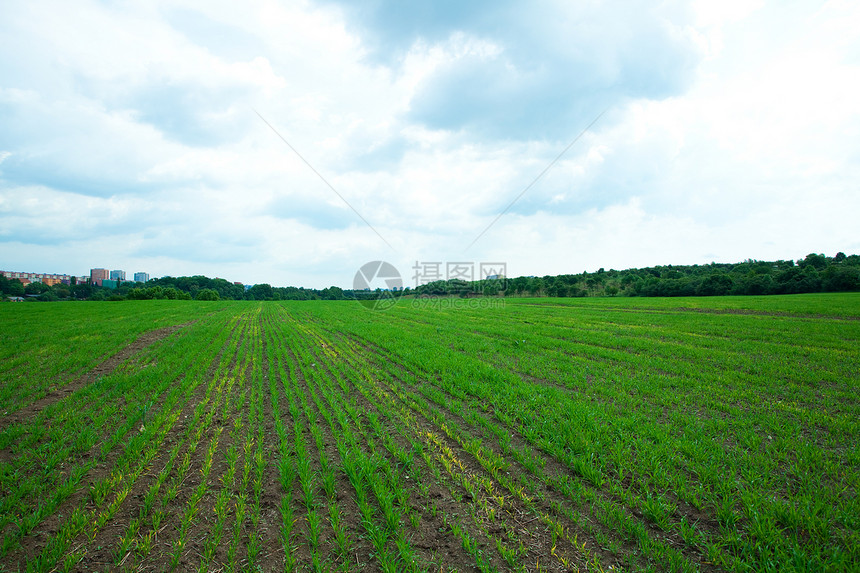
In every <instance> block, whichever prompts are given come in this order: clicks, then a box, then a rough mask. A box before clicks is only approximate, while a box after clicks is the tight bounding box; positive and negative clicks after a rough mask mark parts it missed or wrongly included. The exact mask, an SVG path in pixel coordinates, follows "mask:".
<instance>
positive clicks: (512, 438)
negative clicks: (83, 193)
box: [0, 294, 860, 571]
mask: <svg viewBox="0 0 860 573" xmlns="http://www.w3.org/2000/svg"><path fill="white" fill-rule="evenodd" d="M504 303H505V304H504V305H503V306H498V307H495V308H467V307H460V308H455V307H445V306H441V305H426V304H423V303H420V302H418V303H416V304H415V305H413V304H412V303H411V301H408V300H404V301H401V303H400V304H398V305H397V306H395V307H394V308H392V309H390V310H388V311H387V312H372V311H368V310H367V309H365V308H364V307H362V306H360V305H356V304H351V303H348V302H305V303H292V302H290V303H287V302H285V303H243V302H237V303H219V304H215V305H201V304H196V303H193V302H186V301H134V302H127V303H115V304H108V303H102V304H100V305H86V304H83V305H82V304H72V303H56V304H52V305H0V319H2V320H3V321H4V322H3V324H4V337H3V343H2V345H0V377H2V378H0V380H2V386H0V405H2V408H3V409H2V410H0V411H2V412H5V414H4V417H3V418H2V419H0V488H2V499H0V534H2V536H3V538H2V544H0V571H3V570H10V571H14V570H24V569H26V570H32V571H49V570H52V569H54V568H57V567H59V568H60V569H74V568H83V567H87V566H90V565H93V564H98V563H100V564H104V563H112V564H113V565H114V566H116V567H122V568H125V569H134V568H147V567H148V568H150V569H152V568H155V569H160V570H170V569H171V568H172V569H174V570H190V569H197V570H213V569H224V570H228V571H238V570H243V569H247V568H258V569H263V570H268V569H286V570H308V569H310V570H333V571H359V570H379V571H404V570H408V571H427V570H433V571H436V570H440V569H441V570H443V571H444V570H461V569H465V568H477V569H479V570H481V571H536V570H542V571H544V570H545V571H569V570H582V571H586V570H587V571H601V570H610V569H613V570H619V569H623V570H629V571H649V570H661V571H663V570H665V571H713V570H727V571H821V570H827V571H853V570H856V569H857V568H858V567H860V549H858V548H860V520H858V517H857V516H858V515H860V501H858V497H857V490H858V485H860V451H858V445H857V444H858V439H857V438H858V437H860V421H858V420H860V404H858V398H857V389H858V381H860V375H858V372H860V352H858V348H860V344H858V342H860V320H858V318H860V304H858V303H860V296H858V295H856V294H834V295H796V296H784V297H760V298H755V297H743V298H734V297H720V298H708V299H703V298H697V299H614V298H604V299H593V298H592V299H506V300H504ZM93 321H97V322H98V324H99V325H100V327H99V328H98V329H93V328H92V327H91V325H92V323H93ZM7 325H8V328H6V326H7ZM171 325H184V326H183V327H182V328H180V329H179V330H177V331H176V332H175V333H173V334H170V335H169V336H164V337H162V338H160V339H156V338H153V339H152V340H149V339H147V340H149V342H148V343H147V344H140V345H138V346H136V347H134V348H135V350H134V351H133V352H128V353H126V355H127V358H125V359H124V360H122V361H114V362H113V363H111V364H112V366H111V367H110V368H107V369H104V368H102V369H101V370H99V372H100V373H99V375H98V376H94V375H92V374H91V373H92V372H93V369H94V368H95V367H96V366H97V365H98V364H100V363H102V362H103V361H104V360H105V359H107V358H109V357H110V356H112V355H115V354H116V353H118V352H120V351H121V350H122V349H123V348H125V347H127V346H128V345H130V344H132V343H133V342H134V341H135V340H136V339H137V338H138V337H140V336H141V335H144V334H145V333H147V332H150V331H152V330H154V329H156V328H160V327H162V326H171ZM28 332H34V333H36V335H35V336H30V337H28V336H25V334H26V333H28ZM46 348H47V349H48V350H47V351H46ZM60 349H64V350H63V351H62V352H61V351H60ZM126 355H123V356H126ZM88 373H89V374H88ZM82 376H84V378H81V377H82ZM78 379H83V380H85V383H76V382H75V381H76V380H78ZM66 387H67V388H68V389H69V391H68V392H65V391H64V390H63V389H64V388H66ZM440 547H445V548H447V549H446V550H445V551H439V548H440ZM99 566H100V567H101V566H103V565H99Z"/></svg>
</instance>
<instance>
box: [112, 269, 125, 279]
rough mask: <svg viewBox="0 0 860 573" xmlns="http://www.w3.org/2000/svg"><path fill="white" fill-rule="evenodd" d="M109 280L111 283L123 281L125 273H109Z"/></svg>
mask: <svg viewBox="0 0 860 573" xmlns="http://www.w3.org/2000/svg"><path fill="white" fill-rule="evenodd" d="M110 280H112V281H124V280H125V271H111V272H110Z"/></svg>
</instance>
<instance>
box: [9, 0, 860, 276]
mask: <svg viewBox="0 0 860 573" xmlns="http://www.w3.org/2000/svg"><path fill="white" fill-rule="evenodd" d="M383 8H384V6H383ZM428 10H430V11H431V13H428V14H424V15H422V17H420V18H417V17H416V18H413V17H411V16H410V14H408V13H404V14H400V13H398V14H399V15H398V14H395V13H392V12H390V11H389V12H386V11H385V10H384V9H380V10H379V11H378V13H374V14H372V15H371V16H367V15H366V14H364V15H362V14H358V13H356V12H354V11H353V7H352V6H351V5H339V4H337V3H334V4H316V3H309V2H303V3H295V4H289V5H283V4H280V3H273V2H266V1H260V2H251V3H249V4H247V5H230V4H213V3H204V2H197V1H190V0H189V1H184V2H181V3H175V2H158V3H144V4H136V3H132V4H118V5H111V4H108V5H106V4H103V3H97V2H88V1H85V2H82V3H76V4H75V5H74V6H72V5H70V4H67V3H62V2H51V1H35V2H7V3H4V4H3V5H2V7H0V150H2V151H0V258H2V259H3V261H4V265H11V266H14V267H15V268H20V270H33V271H38V270H42V271H45V272H54V271H56V272H69V273H83V272H85V271H86V270H87V269H88V268H90V267H94V266H110V267H111V268H122V267H124V266H128V267H133V268H135V269H136V270H148V271H149V272H151V274H153V275H160V274H173V275H176V274H194V273H203V274H209V275H210V276H215V275H218V276H225V277H226V278H230V279H231V280H243V281H246V282H261V281H267V282H271V283H273V284H302V285H307V286H317V287H322V286H327V285H328V284H331V283H337V284H341V285H342V286H348V285H349V283H350V282H351V280H352V274H353V273H354V271H355V269H356V268H358V266H359V265H360V264H362V263H363V262H365V261H366V260H372V259H378V258H383V259H388V260H392V261H393V262H396V264H397V265H398V266H399V267H400V268H401V272H402V273H403V274H404V275H407V274H409V272H408V269H409V268H410V267H411V264H413V263H414V262H415V260H462V259H463V257H468V258H474V259H475V260H476V261H477V260H505V261H507V262H508V263H509V272H512V273H515V274H517V273H518V274H536V275H543V274H554V273H566V272H580V271H582V270H584V269H590V270H594V269H596V268H598V267H605V268H610V267H615V268H624V267H630V266H639V265H651V264H661V263H695V262H700V263H706V262H710V260H712V259H717V260H724V261H732V260H741V259H745V258H747V257H753V258H793V257H800V256H802V255H804V254H805V253H806V252H809V251H818V252H821V251H824V252H831V251H833V252H835V251H836V250H845V251H848V250H851V249H855V250H860V245H858V244H857V239H856V237H855V236H854V235H853V234H852V232H851V230H852V229H853V227H854V226H855V225H854V224H853V222H852V221H851V220H850V215H849V214H850V213H855V212H857V211H858V209H860V203H859V202H858V201H860V199H858V195H857V193H856V188H857V181H858V177H860V172H858V163H860V162H858V160H857V158H858V151H860V149H858V145H860V144H858V141H860V138H858V133H860V112H858V110H857V109H856V101H858V100H860V58H859V57H858V54H860V42H858V39H857V35H856V33H855V32H854V30H856V29H858V28H860V9H858V8H857V7H855V6H854V5H853V4H852V3H848V2H827V3H824V4H822V5H820V6H810V5H807V4H804V3H799V4H796V5H792V6H791V7H788V8H785V7H783V6H782V5H781V4H771V3H767V2H763V1H762V2H753V3H750V2H742V3H737V2H731V3H721V4H719V6H717V5H716V4H714V3H713V2H694V3H692V4H687V3H669V4H666V5H660V6H657V5H652V4H650V3H643V4H641V5H632V6H631V7H629V8H628V9H626V10H619V7H618V6H617V5H615V4H613V3H606V4H600V5H597V4H595V5H571V4H570V3H558V2H555V3H554V2H545V3H540V4H538V5H535V6H533V7H530V9H528V10H526V9H524V8H523V7H522V6H517V5H514V4H510V5H509V4H507V3H490V4H486V5H478V4H475V5H468V6H465V5H464V6H459V7H456V8H453V9H451V10H450V11H447V12H445V11H442V12H440V11H438V10H436V6H435V5H434V6H433V7H431V8H428ZM407 12H408V11H407ZM368 18H369V19H368ZM398 18H400V19H398ZM22 47H23V48H22ZM600 102H604V104H605V103H611V104H612V107H611V109H610V110H609V112H608V113H607V114H606V115H605V116H604V117H603V119H601V121H600V122H599V123H598V124H597V125H596V126H595V127H594V129H592V130H591V131H590V132H589V133H587V134H586V135H585V136H584V137H583V138H582V140H580V141H579V142H577V144H576V145H575V146H574V147H573V148H572V149H571V150H570V152H569V153H568V154H566V155H565V156H564V157H563V158H562V159H561V160H560V161H559V162H558V163H557V164H556V165H555V166H554V167H553V169H552V170H550V171H549V172H548V173H547V174H546V175H545V176H544V177H543V178H542V179H541V180H540V181H539V182H538V183H537V184H536V185H534V187H532V188H531V189H529V191H528V192H527V193H526V194H525V195H523V197H522V198H521V199H520V200H519V201H518V202H517V203H516V204H515V205H514V206H513V207H512V208H511V210H510V212H509V213H507V214H506V215H505V216H504V217H502V218H501V219H500V220H499V221H498V222H497V223H495V224H494V225H493V226H492V228H490V229H489V230H488V231H487V233H486V234H485V235H484V236H483V237H482V238H481V239H480V240H479V241H478V242H477V243H476V244H475V245H474V247H472V248H471V249H469V250H468V251H466V252H464V249H465V247H466V246H467V245H468V244H469V243H470V242H471V241H472V240H473V239H474V238H475V237H476V236H477V235H478V233H480V232H481V231H482V230H483V229H485V228H486V227H487V226H488V225H489V224H490V223H491V222H492V221H493V219H494V218H495V217H496V216H497V215H498V213H499V212H501V210H502V209H504V208H505V207H506V206H507V205H508V204H509V203H510V202H511V200H512V199H514V197H516V196H517V194H518V193H520V192H521V191H522V190H523V189H524V188H525V187H526V186H527V185H528V184H529V183H531V182H532V181H533V180H534V178H535V177H536V176H537V175H538V174H539V173H540V172H541V171H542V170H543V169H544V168H545V167H546V165H547V164H548V163H549V162H550V161H551V160H552V159H553V158H554V157H555V156H556V154H557V153H558V152H559V151H560V150H561V149H563V148H564V146H565V145H566V144H567V143H568V142H569V141H570V140H571V139H572V137H573V136H574V135H576V133H577V132H578V131H579V130H580V129H582V128H583V127H584V126H585V124H587V123H588V121H590V119H591V118H593V117H594V115H595V114H596V113H597V112H598V111H600V106H597V103H600ZM592 108H594V109H592ZM254 110H257V111H259V112H260V113H261V114H262V115H263V116H264V117H265V118H266V119H267V121H269V122H270V123H271V124H272V125H273V126H274V127H275V128H276V129H277V130H278V131H279V132H280V133H281V134H282V135H283V136H284V137H285V138H286V139H287V141H289V142H290V144H291V145H293V146H295V148H296V149H297V150H298V151H299V152H300V153H301V154H302V156H303V157H304V158H305V159H307V161H308V162H309V163H310V164H311V165H313V166H314V168H315V169H317V170H318V171H319V173H320V174H321V175H322V176H323V177H325V179H326V180H327V181H328V182H329V183H331V184H332V185H333V186H334V187H335V188H336V189H337V190H338V192H340V193H341V194H342V195H343V197H344V198H346V200H347V201H348V202H349V203H350V204H351V205H352V206H354V207H355V208H356V209H357V210H358V211H359V212H360V213H361V214H362V215H363V216H364V217H365V218H366V219H367V220H368V221H369V222H370V223H371V224H372V225H373V227H374V228H375V229H376V230H377V231H378V232H379V233H380V234H382V235H383V237H385V239H386V240H387V241H389V242H390V243H391V244H392V245H393V246H394V247H395V250H396V252H392V251H391V250H390V249H388V247H386V246H385V244H384V243H382V242H381V241H380V240H379V239H378V237H377V236H376V235H375V234H374V232H373V231H372V230H370V229H368V228H367V227H366V226H365V225H364V223H363V222H362V221H361V220H360V219H359V218H358V217H356V216H355V214H354V213H353V212H352V211H351V210H350V209H349V208H348V207H347V206H346V205H345V204H344V203H343V201H341V199H340V198H338V197H337V195H336V194H334V193H332V191H331V190H330V189H329V188H328V187H327V186H326V184H325V183H324V182H323V181H321V180H320V179H319V178H318V177H317V175H316V174H314V173H313V172H312V171H311V170H310V169H309V168H308V166H307V165H306V164H305V163H304V162H303V161H302V160H301V159H299V158H298V157H297V156H296V155H295V154H294V153H293V152H292V151H291V150H290V149H289V148H288V147H287V146H286V145H284V143H283V142H282V141H281V140H280V139H279V138H278V136H277V135H275V134H274V133H273V132H272V131H271V130H270V129H269V127H267V126H266V125H265V124H264V123H263V122H261V121H260V119H259V118H258V117H257V116H256V114H255V113H254Z"/></svg>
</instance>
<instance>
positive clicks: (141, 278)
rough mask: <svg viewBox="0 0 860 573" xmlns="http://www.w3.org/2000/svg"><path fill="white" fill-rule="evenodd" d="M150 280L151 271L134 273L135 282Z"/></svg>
mask: <svg viewBox="0 0 860 573" xmlns="http://www.w3.org/2000/svg"><path fill="white" fill-rule="evenodd" d="M148 280H149V273H134V282H136V283H145V282H146V281H148Z"/></svg>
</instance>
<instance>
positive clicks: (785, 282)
mask: <svg viewBox="0 0 860 573" xmlns="http://www.w3.org/2000/svg"><path fill="white" fill-rule="evenodd" d="M840 291H860V256H858V255H850V256H846V255H845V254H844V253H841V252H840V253H837V254H836V255H835V256H833V257H828V256H825V255H823V254H816V253H810V254H809V255H806V257H804V258H803V259H799V260H797V261H793V260H787V261H784V260H779V261H757V260H753V259H747V260H746V261H743V262H741V263H711V264H706V265H666V266H654V267H645V268H636V269H627V270H623V271H616V270H614V269H610V270H608V271H606V270H604V269H599V270H598V271H596V272H592V273H589V272H583V273H581V274H573V275H556V276H549V275H547V276H543V277H534V276H532V277H517V278H512V279H507V278H501V279H493V280H485V281H474V282H466V281H463V280H457V279H452V280H447V281H435V282H432V283H429V284H425V285H421V286H418V287H417V288H414V289H411V288H408V287H407V288H405V289H403V290H402V291H397V292H395V293H383V292H382V291H379V290H376V291H354V290H350V289H342V288H339V287H336V286H331V287H328V288H325V289H312V288H304V287H294V286H288V287H274V286H272V285H270V284H265V283H264V284H257V285H254V286H252V287H250V288H247V289H246V288H245V287H244V286H243V285H237V284H234V283H231V282H229V281H227V280H224V279H219V278H215V279H211V278H208V277H205V276H201V275H196V276H190V277H162V278H158V279H152V280H150V281H148V282H146V283H145V284H144V283H136V282H132V281H128V282H123V283H120V285H119V286H118V287H117V288H115V289H110V288H106V287H99V286H97V285H93V284H89V283H86V284H73V285H63V284H58V285H54V286H49V285H47V284H43V283H36V282H34V283H30V284H28V285H26V286H25V285H23V284H22V283H21V281H19V280H18V279H7V278H6V277H4V276H2V275H0V294H2V296H3V297H10V296H21V297H27V299H28V300H40V301H55V300H148V299H173V300H191V299H194V300H344V299H373V298H378V297H381V296H392V295H393V296H460V297H468V296H555V297H583V296H718V295H767V294H797V293H814V292H840Z"/></svg>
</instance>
